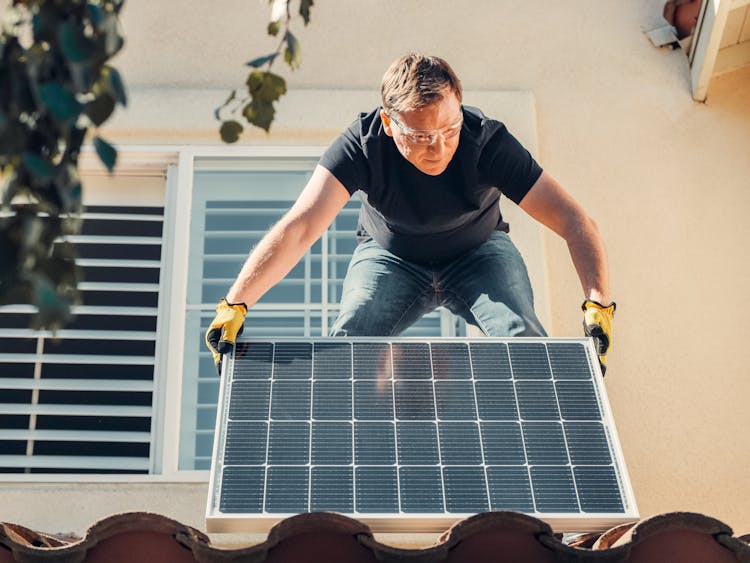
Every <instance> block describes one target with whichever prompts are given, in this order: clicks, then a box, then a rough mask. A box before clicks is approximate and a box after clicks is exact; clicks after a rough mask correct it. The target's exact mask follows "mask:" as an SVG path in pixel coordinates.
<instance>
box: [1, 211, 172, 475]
mask: <svg viewBox="0 0 750 563" xmlns="http://www.w3.org/2000/svg"><path fill="white" fill-rule="evenodd" d="M162 223H163V209H162V208H161V207H144V206H140V207H135V206H89V207H88V208H87V210H86V212H85V214H84V222H83V227H82V232H81V234H80V235H77V236H75V237H69V239H68V240H71V241H73V242H75V243H76V247H77V249H78V250H77V251H78V257H79V258H78V260H77V263H78V265H79V267H80V269H81V274H82V282H81V283H80V284H79V288H80V290H81V297H82V303H81V304H80V305H78V306H75V307H74V308H73V313H74V314H75V317H74V319H73V321H72V322H70V323H69V324H68V326H66V327H65V328H64V329H63V330H60V331H58V332H57V333H56V334H51V333H49V332H45V331H35V330H31V329H30V328H28V327H29V326H30V324H31V318H32V316H33V314H34V309H33V308H32V307H30V306H21V305H11V306H5V307H0V335H1V336H2V338H0V471H1V472H4V473H148V472H149V470H150V467H151V450H152V432H151V426H152V424H151V422H152V412H153V407H152V405H153V400H154V397H153V391H154V365H155V342H156V336H157V328H156V325H157V308H158V303H159V278H160V269H161V254H162Z"/></svg>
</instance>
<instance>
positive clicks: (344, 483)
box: [310, 467, 354, 514]
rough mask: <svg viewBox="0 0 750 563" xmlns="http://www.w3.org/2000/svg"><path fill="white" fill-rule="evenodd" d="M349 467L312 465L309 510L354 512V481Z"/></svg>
mask: <svg viewBox="0 0 750 563" xmlns="http://www.w3.org/2000/svg"><path fill="white" fill-rule="evenodd" d="M352 475H353V471H352V468H351V467H313V468H312V484H311V487H312V490H311V494H310V510H311V511H312V512H321V511H325V512H342V513H345V514H350V513H352V512H354V483H352Z"/></svg>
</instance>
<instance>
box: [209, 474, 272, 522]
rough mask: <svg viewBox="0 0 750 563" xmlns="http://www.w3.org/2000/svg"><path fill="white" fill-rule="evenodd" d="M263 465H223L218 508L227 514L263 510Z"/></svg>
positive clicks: (254, 512)
mask: <svg viewBox="0 0 750 563" xmlns="http://www.w3.org/2000/svg"><path fill="white" fill-rule="evenodd" d="M265 474H266V470H265V468H264V467H225V468H224V471H223V472H222V478H221V481H222V484H221V497H220V499H219V510H221V511H222V512H226V513H228V514H258V513H260V512H263V481H264V478H265Z"/></svg>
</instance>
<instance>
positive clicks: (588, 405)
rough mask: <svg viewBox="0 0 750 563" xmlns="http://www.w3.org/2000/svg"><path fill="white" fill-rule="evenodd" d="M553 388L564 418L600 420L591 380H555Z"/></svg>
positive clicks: (597, 402) (600, 416)
mask: <svg viewBox="0 0 750 563" xmlns="http://www.w3.org/2000/svg"><path fill="white" fill-rule="evenodd" d="M555 388H556V389H557V399H558V401H559V402H560V411H561V412H562V417H563V418H564V419H565V420H601V418H602V415H601V412H600V411H599V401H598V399H597V397H596V391H595V390H594V382H593V380H589V381H557V382H556V383H555Z"/></svg>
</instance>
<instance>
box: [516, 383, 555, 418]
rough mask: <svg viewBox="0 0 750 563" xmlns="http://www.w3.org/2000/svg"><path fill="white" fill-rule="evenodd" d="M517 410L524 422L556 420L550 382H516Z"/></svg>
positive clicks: (552, 389) (553, 396)
mask: <svg viewBox="0 0 750 563" xmlns="http://www.w3.org/2000/svg"><path fill="white" fill-rule="evenodd" d="M516 393H517V395H518V408H519V409H520V411H521V418H522V419H524V420H558V419H559V418H560V411H559V410H558V409H557V398H556V397H555V388H554V387H553V385H552V382H551V381H518V382H516Z"/></svg>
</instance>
